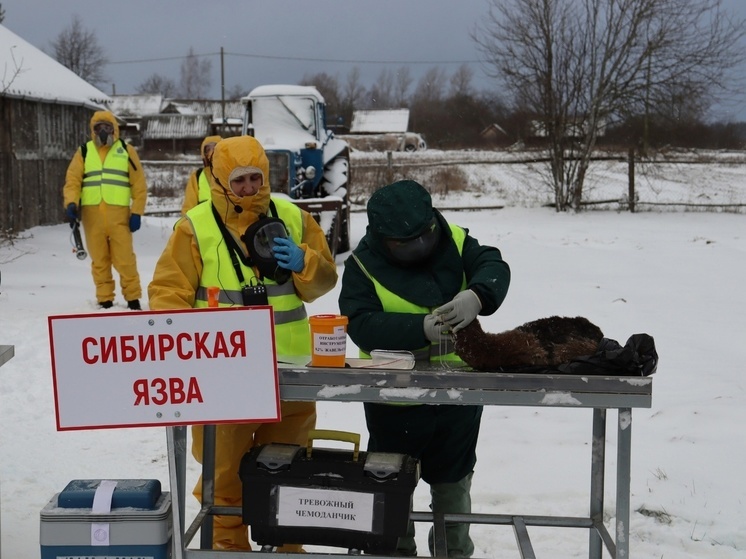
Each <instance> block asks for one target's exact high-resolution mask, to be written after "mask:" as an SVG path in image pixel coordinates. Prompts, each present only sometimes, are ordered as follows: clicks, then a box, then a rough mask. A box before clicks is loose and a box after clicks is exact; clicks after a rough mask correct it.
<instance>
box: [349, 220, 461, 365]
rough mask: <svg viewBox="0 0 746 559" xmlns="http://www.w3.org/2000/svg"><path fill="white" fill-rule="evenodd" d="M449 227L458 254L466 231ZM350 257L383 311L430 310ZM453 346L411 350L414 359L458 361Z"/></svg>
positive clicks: (444, 344) (445, 344) (450, 343)
mask: <svg viewBox="0 0 746 559" xmlns="http://www.w3.org/2000/svg"><path fill="white" fill-rule="evenodd" d="M449 227H450V229H451V235H452V237H453V242H454V243H456V248H457V249H458V252H459V254H461V253H462V251H463V249H464V241H465V240H466V231H464V230H463V229H462V228H461V227H459V226H457V225H449ZM352 257H353V258H354V259H355V262H357V264H358V266H360V269H361V270H362V271H363V273H364V274H365V275H366V276H367V277H368V279H370V280H371V281H372V282H373V286H374V287H375V290H376V295H378V299H379V300H380V301H381V304H382V305H383V310H384V312H397V313H402V312H406V313H411V314H429V313H430V312H432V309H431V308H428V307H423V306H421V305H417V304H415V303H412V302H411V301H407V300H406V299H404V298H402V297H400V296H399V295H396V294H395V293H393V292H392V291H390V290H389V289H387V288H386V287H384V286H383V284H381V283H380V282H379V281H378V280H376V278H374V277H373V276H372V275H371V274H370V273H369V272H368V270H366V269H365V266H363V264H362V262H360V259H359V258H358V257H357V256H356V255H355V253H354V252H353V253H352ZM464 289H466V276H465V275H464V274H463V273H462V279H461V290H462V291H463V290H464ZM453 351H454V346H453V341H452V340H444V341H442V342H441V343H431V344H429V345H427V346H424V347H422V348H418V349H416V350H414V351H413V353H414V356H415V359H416V360H420V361H422V360H429V361H460V359H459V357H458V356H457V355H456V354H455V353H454V352H453ZM360 355H361V357H370V356H369V355H368V354H367V353H365V352H363V351H361V352H360Z"/></svg>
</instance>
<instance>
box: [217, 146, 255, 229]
mask: <svg viewBox="0 0 746 559" xmlns="http://www.w3.org/2000/svg"><path fill="white" fill-rule="evenodd" d="M211 169H212V176H213V179H212V181H211V185H210V191H211V193H212V203H213V205H214V206H215V208H216V209H217V211H218V214H219V215H220V216H221V217H222V218H223V222H224V223H225V224H226V225H227V226H228V228H229V229H233V230H234V231H236V232H240V233H243V232H244V230H245V229H246V227H248V226H249V225H251V224H252V223H254V222H255V221H256V220H257V219H259V216H260V215H261V214H265V215H266V214H267V212H268V211H269V194H270V187H269V159H267V154H266V153H264V148H263V147H262V145H261V144H260V143H259V142H258V141H257V140H256V139H255V138H253V137H252V136H236V137H233V138H226V139H224V140H220V141H219V142H218V143H217V144H216V145H215V151H214V152H213V154H212V166H211ZM249 173H261V174H262V176H263V177H264V182H263V184H262V186H261V188H260V189H259V191H258V192H257V193H256V194H255V195H254V196H236V195H235V194H234V193H233V191H232V190H231V187H230V183H231V179H232V178H236V177H238V176H241V175H245V174H249ZM237 207H240V208H241V211H240V212H237V211H236V208H237ZM240 233H239V234H240Z"/></svg>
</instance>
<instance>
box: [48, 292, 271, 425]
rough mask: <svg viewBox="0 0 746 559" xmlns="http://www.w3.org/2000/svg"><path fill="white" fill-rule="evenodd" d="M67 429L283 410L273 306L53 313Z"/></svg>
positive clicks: (231, 419) (258, 415)
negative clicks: (84, 313) (102, 312)
mask: <svg viewBox="0 0 746 559" xmlns="http://www.w3.org/2000/svg"><path fill="white" fill-rule="evenodd" d="M49 343H50V351H51V356H52V377H53V382H54V399H55V411H56V417H57V429H58V430H59V431H65V430H74V429H106V428H115V427H116V428H119V427H143V426H167V425H192V424H216V423H248V422H261V423H267V422H272V421H279V420H280V396H279V382H278V376H277V360H276V355H275V339H274V318H273V315H272V308H271V307H269V306H260V307H235V308H233V307H231V308H219V309H212V308H209V309H187V310H174V311H140V312H131V311H129V312H125V313H106V314H103V315H101V314H97V315H74V316H50V317H49Z"/></svg>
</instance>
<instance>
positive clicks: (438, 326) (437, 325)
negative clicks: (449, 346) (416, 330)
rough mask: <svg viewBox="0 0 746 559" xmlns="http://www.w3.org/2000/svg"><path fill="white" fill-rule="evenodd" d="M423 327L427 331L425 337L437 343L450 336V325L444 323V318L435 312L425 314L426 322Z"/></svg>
mask: <svg viewBox="0 0 746 559" xmlns="http://www.w3.org/2000/svg"><path fill="white" fill-rule="evenodd" d="M422 329H423V330H424V331H425V337H426V338H427V339H428V340H430V341H431V342H433V343H435V344H438V343H440V342H441V340H444V339H446V338H448V337H449V336H450V334H449V332H448V325H446V324H443V320H442V319H441V318H440V317H439V316H435V315H434V314H426V315H425V322H424V324H423V325H422Z"/></svg>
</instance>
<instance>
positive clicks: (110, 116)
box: [89, 111, 119, 142]
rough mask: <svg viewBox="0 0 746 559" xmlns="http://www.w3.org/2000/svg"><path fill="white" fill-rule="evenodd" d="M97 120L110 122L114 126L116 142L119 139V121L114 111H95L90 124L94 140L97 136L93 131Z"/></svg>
mask: <svg viewBox="0 0 746 559" xmlns="http://www.w3.org/2000/svg"><path fill="white" fill-rule="evenodd" d="M97 122H108V123H109V124H111V125H112V126H114V141H115V142H116V141H117V140H118V139H119V123H118V122H117V117H115V116H114V113H112V112H111V111H96V112H95V113H93V116H92V117H91V122H90V125H89V128H90V130H91V139H92V140H93V139H94V137H95V134H94V133H93V127H94V126H95V125H96V123H97Z"/></svg>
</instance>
